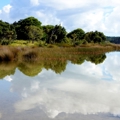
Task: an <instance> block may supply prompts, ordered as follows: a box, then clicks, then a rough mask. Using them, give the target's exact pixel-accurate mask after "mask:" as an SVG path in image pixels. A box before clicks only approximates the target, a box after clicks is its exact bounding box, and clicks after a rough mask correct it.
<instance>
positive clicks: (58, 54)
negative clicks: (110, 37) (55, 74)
mask: <svg viewBox="0 0 120 120" xmlns="http://www.w3.org/2000/svg"><path fill="white" fill-rule="evenodd" d="M119 50H120V46H115V45H112V46H110V45H109V46H105V47H104V46H99V47H98V46H93V47H70V48H64V47H56V48H42V47H19V46H18V47H11V46H0V62H2V61H18V62H19V61H39V60H57V59H58V60H67V59H73V58H74V57H75V56H80V55H96V54H102V53H105V52H111V51H119Z"/></svg>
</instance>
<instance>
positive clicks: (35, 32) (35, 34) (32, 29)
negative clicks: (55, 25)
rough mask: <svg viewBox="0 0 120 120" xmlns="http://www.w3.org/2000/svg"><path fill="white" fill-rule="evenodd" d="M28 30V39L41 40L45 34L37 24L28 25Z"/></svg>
mask: <svg viewBox="0 0 120 120" xmlns="http://www.w3.org/2000/svg"><path fill="white" fill-rule="evenodd" d="M26 31H27V33H28V34H27V35H28V39H29V40H32V42H34V41H35V40H40V39H41V38H42V36H43V31H42V29H40V28H39V27H37V26H33V25H31V26H26Z"/></svg>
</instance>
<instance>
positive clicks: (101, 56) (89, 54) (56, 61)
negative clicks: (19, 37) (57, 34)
mask: <svg viewBox="0 0 120 120" xmlns="http://www.w3.org/2000/svg"><path fill="white" fill-rule="evenodd" d="M115 50H120V47H119V46H116V45H113V44H112V45H111V44H110V45H108V46H99V45H97V44H96V45H94V46H90V47H83V46H82V47H80V46H77V47H57V46H56V47H49V48H48V47H35V46H32V47H31V46H25V47H24V46H0V62H1V63H2V64H0V78H3V77H4V76H5V75H7V74H13V73H14V71H15V68H16V67H17V68H18V69H19V70H20V71H21V72H23V73H24V74H26V75H28V76H35V75H37V74H38V73H39V72H41V71H42V69H43V68H45V69H47V70H48V69H52V70H53V71H55V72H56V73H61V72H63V71H64V70H65V68H66V65H67V61H71V62H72V63H74V64H82V63H83V62H84V61H85V60H87V61H91V62H93V63H95V64H99V63H101V62H103V61H104V60H105V58H106V56H105V53H106V52H111V51H115ZM5 71H6V72H5Z"/></svg>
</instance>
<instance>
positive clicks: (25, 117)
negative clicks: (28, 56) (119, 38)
mask: <svg viewBox="0 0 120 120" xmlns="http://www.w3.org/2000/svg"><path fill="white" fill-rule="evenodd" d="M105 55H106V57H104V60H103V61H101V62H99V63H98V62H97V63H96V64H95V63H94V62H91V61H93V59H92V60H91V61H90V60H87V59H86V60H83V62H81V63H79V64H76V63H75V62H71V61H69V60H68V61H67V62H65V63H63V64H64V65H61V66H62V67H61V69H57V70H56V66H57V65H56V66H55V65H54V66H52V64H50V66H51V67H48V66H47V65H48V64H47V65H46V66H45V65H44V66H45V67H44V66H43V64H42V65H39V64H38V65H35V67H33V68H32V67H31V69H27V68H26V66H25V65H23V64H21V65H19V66H18V67H15V66H14V65H13V66H12V67H11V70H9V68H8V66H9V65H0V70H1V74H0V76H1V79H0V120H52V119H54V120H106V119H107V120H119V119H120V52H110V53H106V54H105ZM20 66H23V68H21V67H20ZM38 66H40V67H39V69H38ZM2 67H4V68H3V69H2ZM26 69H27V70H26ZM36 70H37V72H36ZM6 71H7V72H6ZM31 71H32V72H33V73H32V72H31Z"/></svg>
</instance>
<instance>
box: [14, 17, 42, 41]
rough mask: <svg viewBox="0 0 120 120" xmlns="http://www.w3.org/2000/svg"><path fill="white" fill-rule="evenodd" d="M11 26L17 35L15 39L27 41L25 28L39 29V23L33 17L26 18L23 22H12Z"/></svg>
mask: <svg viewBox="0 0 120 120" xmlns="http://www.w3.org/2000/svg"><path fill="white" fill-rule="evenodd" d="M13 25H14V26H15V28H16V33H17V39H24V40H27V39H28V32H27V30H26V26H37V27H39V28H41V22H40V21H39V20H38V19H36V18H34V17H28V18H25V19H23V20H19V21H18V22H14V23H13Z"/></svg>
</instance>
